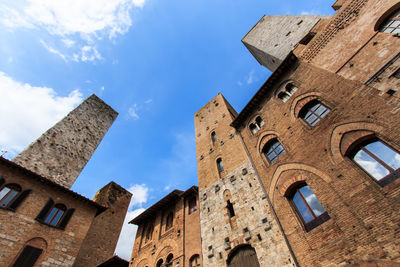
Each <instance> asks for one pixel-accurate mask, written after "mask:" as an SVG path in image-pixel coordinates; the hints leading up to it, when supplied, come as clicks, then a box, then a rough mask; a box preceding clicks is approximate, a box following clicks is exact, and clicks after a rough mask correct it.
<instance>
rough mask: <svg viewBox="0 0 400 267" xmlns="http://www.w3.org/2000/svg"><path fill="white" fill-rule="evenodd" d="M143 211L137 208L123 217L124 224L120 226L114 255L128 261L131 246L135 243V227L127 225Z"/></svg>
mask: <svg viewBox="0 0 400 267" xmlns="http://www.w3.org/2000/svg"><path fill="white" fill-rule="evenodd" d="M144 210H145V209H143V208H139V209H136V210H132V211H128V213H127V214H126V216H125V220H124V224H123V225H122V229H121V234H120V236H119V239H118V243H117V247H116V249H115V254H117V255H118V256H120V257H121V258H124V259H125V260H127V261H129V260H130V257H131V253H132V248H133V244H134V243H135V237H136V231H137V226H136V225H133V224H128V223H129V222H130V221H131V220H132V219H133V218H135V217H136V216H138V215H139V214H140V213H142V212H143V211H144Z"/></svg>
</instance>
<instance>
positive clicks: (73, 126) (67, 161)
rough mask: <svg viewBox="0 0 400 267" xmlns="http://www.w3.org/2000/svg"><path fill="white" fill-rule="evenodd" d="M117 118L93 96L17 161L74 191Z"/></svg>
mask: <svg viewBox="0 0 400 267" xmlns="http://www.w3.org/2000/svg"><path fill="white" fill-rule="evenodd" d="M117 115H118V113H117V112H116V111H114V110H113V109H112V108H111V107H110V106H108V105H107V104H106V103H104V102H103V101H102V100H101V99H100V98H98V97H97V96H95V95H91V96H90V97H89V98H87V99H86V100H85V101H84V102H83V103H82V104H80V105H79V106H78V107H77V108H76V109H74V110H73V111H71V112H70V113H69V114H68V115H67V116H66V117H65V118H64V119H62V120H61V121H59V122H58V123H57V124H56V125H54V126H53V127H52V128H50V129H49V130H48V131H47V132H45V133H44V134H43V135H42V136H40V137H39V138H38V139H37V140H36V141H35V142H33V143H32V144H31V145H30V146H29V147H28V148H26V149H25V150H24V151H22V152H21V153H20V154H18V155H17V156H16V157H15V158H14V159H13V161H14V162H15V163H17V164H19V165H21V166H23V167H25V168H27V169H29V170H32V171H33V172H36V173H38V174H40V175H42V176H44V177H46V178H49V179H52V180H54V181H55V182H56V183H59V184H61V185H63V186H65V187H68V188H70V187H71V186H72V185H73V183H74V182H75V180H76V178H77V177H78V175H79V174H80V173H81V171H82V169H83V167H85V165H86V163H87V162H88V161H89V159H90V157H91V156H92V154H93V152H94V151H95V150H96V148H97V146H98V145H99V144H100V142H101V140H102V139H103V137H104V135H105V134H106V133H107V131H108V129H109V127H110V126H111V124H112V123H113V122H114V120H115V118H116V117H117Z"/></svg>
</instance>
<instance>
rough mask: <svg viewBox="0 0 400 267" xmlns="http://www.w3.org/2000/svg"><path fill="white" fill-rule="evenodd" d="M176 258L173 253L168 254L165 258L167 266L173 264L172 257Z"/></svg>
mask: <svg viewBox="0 0 400 267" xmlns="http://www.w3.org/2000/svg"><path fill="white" fill-rule="evenodd" d="M173 258H174V255H173V254H172V253H170V254H169V255H168V256H167V259H166V260H165V267H169V266H172V259H173Z"/></svg>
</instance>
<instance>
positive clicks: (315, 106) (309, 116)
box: [299, 99, 330, 126]
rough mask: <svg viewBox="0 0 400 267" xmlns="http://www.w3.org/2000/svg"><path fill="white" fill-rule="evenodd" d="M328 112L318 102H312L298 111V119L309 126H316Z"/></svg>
mask: <svg viewBox="0 0 400 267" xmlns="http://www.w3.org/2000/svg"><path fill="white" fill-rule="evenodd" d="M329 112H330V109H329V108H328V107H326V106H325V105H323V104H322V103H321V102H319V101H318V100H316V99H315V100H312V101H310V102H309V103H307V104H306V105H304V107H303V108H302V109H301V110H300V113H299V117H300V118H302V119H303V120H304V121H306V122H307V123H308V125H310V126H314V125H316V124H317V123H318V122H319V121H320V120H322V118H323V117H325V116H326V115H327V114H328V113H329Z"/></svg>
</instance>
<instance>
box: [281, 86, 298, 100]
mask: <svg viewBox="0 0 400 267" xmlns="http://www.w3.org/2000/svg"><path fill="white" fill-rule="evenodd" d="M297 89H298V88H297V86H295V85H294V84H293V83H287V84H286V85H285V86H284V87H283V88H282V89H281V90H280V92H279V93H278V98H279V99H280V100H282V102H286V101H288V99H289V98H290V97H291V96H292V95H293V94H294V93H295V92H296V91H297Z"/></svg>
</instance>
